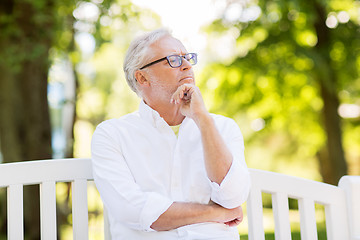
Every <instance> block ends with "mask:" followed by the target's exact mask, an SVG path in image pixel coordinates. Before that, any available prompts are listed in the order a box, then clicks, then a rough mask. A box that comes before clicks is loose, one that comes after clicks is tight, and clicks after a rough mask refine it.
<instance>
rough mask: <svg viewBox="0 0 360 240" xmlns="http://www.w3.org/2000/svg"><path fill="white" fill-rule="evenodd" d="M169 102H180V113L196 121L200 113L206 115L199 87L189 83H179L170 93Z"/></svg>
mask: <svg viewBox="0 0 360 240" xmlns="http://www.w3.org/2000/svg"><path fill="white" fill-rule="evenodd" d="M170 102H171V103H174V104H181V105H180V111H181V114H182V115H184V116H186V117H189V118H192V119H193V120H195V121H196V119H197V118H199V117H200V116H202V115H207V114H208V111H207V110H206V107H205V104H204V101H203V98H202V96H201V92H200V89H199V88H198V87H197V86H195V85H193V84H189V83H185V84H183V85H181V86H180V87H179V88H178V89H177V90H176V91H175V93H174V94H173V95H172V97H171V100H170Z"/></svg>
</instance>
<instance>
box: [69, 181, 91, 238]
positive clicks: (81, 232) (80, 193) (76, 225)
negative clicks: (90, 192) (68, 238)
mask: <svg viewBox="0 0 360 240" xmlns="http://www.w3.org/2000/svg"><path fill="white" fill-rule="evenodd" d="M72 215H73V216H72V217H73V229H74V232H73V235H74V240H82V239H88V235H89V233H88V205H87V180H86V179H76V180H75V181H74V182H72Z"/></svg>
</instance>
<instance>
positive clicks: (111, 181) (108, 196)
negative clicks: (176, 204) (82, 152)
mask: <svg viewBox="0 0 360 240" xmlns="http://www.w3.org/2000/svg"><path fill="white" fill-rule="evenodd" d="M91 155H92V164H93V175H94V181H95V184H96V187H97V189H98V191H99V193H100V196H101V198H102V200H103V202H104V205H105V207H106V209H107V211H108V213H109V215H110V217H111V218H112V219H114V220H115V221H117V222H121V223H122V224H123V225H126V226H127V227H129V228H132V229H136V230H143V231H154V230H153V229H151V228H150V226H151V225H152V223H153V222H155V221H156V220H157V219H158V218H159V216H160V215H161V214H162V213H164V212H165V211H166V210H167V209H168V208H169V207H170V205H171V204H172V203H173V202H172V201H171V200H170V199H168V198H167V197H165V196H162V195H161V194H159V193H156V192H144V191H142V190H141V188H140V186H139V185H137V184H136V182H135V179H134V177H133V176H132V174H131V170H130V169H129V167H128V165H127V164H126V161H125V159H124V156H123V154H122V152H121V146H120V144H119V143H118V141H117V139H116V137H115V136H114V131H112V129H111V125H110V126H109V124H107V125H106V126H104V125H103V124H100V125H99V126H98V127H97V129H96V130H95V132H94V135H93V137H92V142H91ZM139 167H141V166H139Z"/></svg>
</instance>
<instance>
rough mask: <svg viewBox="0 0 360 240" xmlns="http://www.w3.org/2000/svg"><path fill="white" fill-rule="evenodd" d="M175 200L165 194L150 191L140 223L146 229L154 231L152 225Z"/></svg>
mask: <svg viewBox="0 0 360 240" xmlns="http://www.w3.org/2000/svg"><path fill="white" fill-rule="evenodd" d="M171 204H173V201H171V200H170V199H167V198H164V196H163V195H160V194H158V193H154V192H152V193H149V196H148V198H147V201H146V203H145V205H144V207H143V209H142V211H141V214H140V225H141V227H142V228H143V230H144V231H147V232H154V231H155V230H154V229H152V228H151V227H150V226H151V225H152V224H153V223H154V222H155V221H156V220H157V219H158V218H159V217H160V215H161V214H163V213H164V212H165V211H166V210H167V209H168V208H169V207H170V206H171Z"/></svg>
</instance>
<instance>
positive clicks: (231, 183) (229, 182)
mask: <svg viewBox="0 0 360 240" xmlns="http://www.w3.org/2000/svg"><path fill="white" fill-rule="evenodd" d="M219 130H220V134H221V135H222V136H223V138H224V141H225V144H226V145H227V146H228V148H229V150H230V152H231V154H232V156H233V162H232V164H231V167H230V169H229V171H228V173H227V175H226V176H225V178H224V179H223V181H222V182H221V184H220V185H219V184H217V183H216V182H211V184H210V185H211V188H212V192H211V200H212V201H213V202H215V203H217V204H219V205H221V206H223V207H225V208H229V209H231V208H235V207H238V206H240V205H241V204H243V203H244V202H245V201H246V199H247V197H248V195H249V191H250V185H251V183H250V174H249V170H248V168H247V166H246V162H245V157H244V140H243V137H242V134H241V131H240V129H239V127H238V126H237V124H236V123H235V121H233V120H228V123H227V124H226V126H225V127H224V128H222V129H219Z"/></svg>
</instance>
